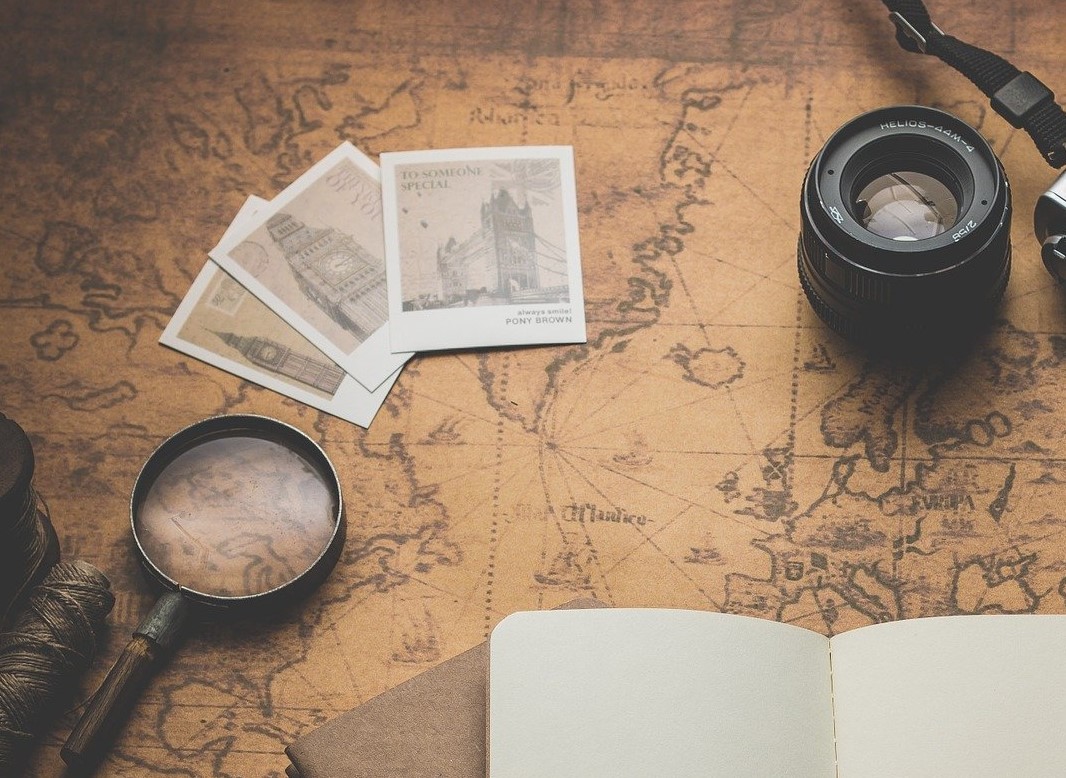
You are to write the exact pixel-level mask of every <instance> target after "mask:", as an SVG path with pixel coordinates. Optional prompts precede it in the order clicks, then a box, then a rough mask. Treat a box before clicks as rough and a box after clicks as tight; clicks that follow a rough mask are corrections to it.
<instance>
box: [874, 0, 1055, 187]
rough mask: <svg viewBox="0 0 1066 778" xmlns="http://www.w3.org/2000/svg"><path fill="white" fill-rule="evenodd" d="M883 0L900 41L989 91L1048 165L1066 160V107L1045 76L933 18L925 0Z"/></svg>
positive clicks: (1002, 112)
mask: <svg viewBox="0 0 1066 778" xmlns="http://www.w3.org/2000/svg"><path fill="white" fill-rule="evenodd" d="M882 2H883V3H884V4H885V6H886V7H887V8H888V10H889V11H891V13H890V14H889V18H890V19H891V20H892V21H893V23H894V24H895V25H896V41H897V42H898V43H899V45H900V46H902V47H903V48H904V49H906V50H907V51H911V52H914V53H920V54H932V55H933V56H935V57H939V58H940V59H942V60H943V61H944V62H946V63H947V64H948V65H951V67H953V68H955V69H956V70H957V71H959V72H960V73H962V74H963V75H964V76H966V78H968V79H970V81H972V82H973V83H974V84H975V85H976V86H977V88H978V89H980V90H981V91H982V92H984V93H985V95H987V96H988V98H989V99H990V100H991V101H992V108H994V109H995V111H996V113H998V114H999V115H1000V116H1002V117H1003V118H1004V119H1006V120H1007V121H1008V122H1010V123H1011V125H1013V126H1014V127H1017V128H1018V129H1023V130H1025V131H1026V132H1027V133H1029V136H1030V137H1031V138H1032V139H1033V142H1034V143H1036V147H1037V148H1038V149H1039V150H1040V153H1041V154H1042V155H1043V156H1044V159H1045V160H1047V163H1048V164H1049V165H1051V166H1052V167H1056V168H1057V167H1062V166H1064V165H1066V113H1064V112H1063V110H1062V108H1061V107H1060V106H1059V104H1058V103H1056V102H1055V95H1054V94H1053V93H1052V91H1051V90H1050V89H1048V88H1047V86H1045V85H1044V83H1043V82H1042V81H1040V80H1039V79H1038V78H1036V76H1034V75H1033V74H1032V73H1029V72H1025V71H1021V70H1018V68H1016V67H1014V65H1012V64H1011V63H1009V62H1007V60H1005V59H1003V58H1002V57H1000V56H998V55H996V54H993V53H992V52H990V51H985V50H984V49H981V48H978V47H977V46H973V45H971V44H969V43H966V42H964V41H961V40H959V39H958V38H956V37H954V36H951V35H948V34H946V33H945V32H944V31H943V30H941V29H940V28H939V27H937V26H936V25H935V24H933V21H932V19H930V18H929V11H928V10H927V9H926V7H925V3H923V2H922V0H882Z"/></svg>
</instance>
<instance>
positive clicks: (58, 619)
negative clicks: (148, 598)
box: [0, 561, 115, 775]
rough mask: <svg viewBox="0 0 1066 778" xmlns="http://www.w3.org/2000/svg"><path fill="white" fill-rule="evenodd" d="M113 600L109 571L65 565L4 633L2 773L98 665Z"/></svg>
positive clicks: (0, 661)
mask: <svg viewBox="0 0 1066 778" xmlns="http://www.w3.org/2000/svg"><path fill="white" fill-rule="evenodd" d="M114 604H115V597H114V595H113V594H112V593H111V583H110V582H109V581H108V580H107V577H106V576H104V574H103V573H101V572H100V571H99V570H97V569H96V568H95V567H93V566H92V565H90V564H89V563H88V562H82V561H75V562H60V563H59V564H57V565H55V566H54V567H53V568H52V569H51V571H49V573H48V575H47V576H45V578H44V580H43V581H42V582H41V583H40V584H39V585H38V586H37V587H36V588H35V589H34V590H33V592H32V593H31V594H30V597H29V600H28V601H27V604H26V606H25V608H24V609H23V611H22V613H20V614H19V617H18V619H17V620H16V621H15V622H14V624H13V625H12V627H11V628H10V629H8V630H7V631H5V632H3V633H0V774H3V775H7V774H9V773H8V770H9V769H10V768H12V767H14V766H15V765H19V764H21V763H22V762H23V760H24V759H25V757H26V755H27V753H28V751H29V749H30V747H31V745H32V743H33V739H34V736H35V735H36V734H37V733H38V732H39V731H40V730H41V728H42V727H43V726H45V725H46V724H48V723H49V721H50V718H51V715H52V714H54V713H55V708H56V705H57V703H59V702H60V701H61V700H62V699H63V698H64V697H65V696H67V695H69V694H70V692H71V691H72V690H73V689H74V682H75V680H76V678H77V676H78V675H80V674H81V673H82V672H84V671H85V669H86V668H88V667H89V665H90V664H91V663H92V660H93V657H94V656H95V654H96V645H97V638H98V636H99V634H100V631H101V629H102V628H103V625H104V620H105V619H106V618H107V614H108V613H110V612H111V608H112V606H113V605H114ZM5 768H6V769H5Z"/></svg>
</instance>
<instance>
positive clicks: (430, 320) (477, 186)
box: [381, 146, 587, 352]
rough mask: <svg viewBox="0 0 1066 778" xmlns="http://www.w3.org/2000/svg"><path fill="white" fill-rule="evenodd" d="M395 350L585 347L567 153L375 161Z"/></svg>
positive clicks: (538, 149)
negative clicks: (548, 345) (549, 345)
mask: <svg viewBox="0 0 1066 778" xmlns="http://www.w3.org/2000/svg"><path fill="white" fill-rule="evenodd" d="M381 184H382V209H383V212H384V217H385V266H386V269H387V273H388V296H389V335H390V338H391V344H392V350H393V351H396V352H407V351H429V350H434V349H452V348H464V347H471V346H474V347H477V346H509V345H521V344H534V343H583V342H585V340H586V339H587V338H586V335H585V302H584V293H583V289H582V281H581V255H580V250H579V248H578V228H577V195H576V187H575V181H574V156H573V150H572V149H571V148H570V147H569V146H528V147H513V148H482V149H448V150H441V151H405V152H394V153H385V154H382V155H381Z"/></svg>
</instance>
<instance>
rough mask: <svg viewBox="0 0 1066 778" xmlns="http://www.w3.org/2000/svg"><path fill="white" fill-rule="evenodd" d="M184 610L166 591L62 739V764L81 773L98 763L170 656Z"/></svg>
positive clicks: (177, 597) (182, 602) (180, 599)
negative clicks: (65, 737)
mask: <svg viewBox="0 0 1066 778" xmlns="http://www.w3.org/2000/svg"><path fill="white" fill-rule="evenodd" d="M188 609H189V606H188V604H187V603H186V601H185V599H184V598H183V597H182V596H181V595H180V594H178V593H177V592H166V593H165V594H163V595H162V596H161V597H160V598H159V599H158V600H157V601H156V604H155V607H153V608H152V610H151V612H150V613H149V614H148V616H147V618H145V620H144V621H143V622H142V623H141V625H140V626H139V627H138V628H137V629H136V630H135V631H134V633H133V639H132V640H130V642H129V643H128V644H127V645H126V648H125V650H124V651H123V652H122V655H121V656H119V658H118V661H116V662H115V664H114V666H112V668H111V670H110V672H108V674H107V677H106V678H105V679H104V682H103V684H101V686H100V688H99V689H98V690H97V692H96V694H94V695H93V697H92V699H90V700H89V705H88V707H87V708H86V709H85V712H84V713H83V714H82V716H81V719H80V720H79V721H78V723H77V725H76V726H75V727H74V730H73V731H72V732H71V733H70V737H68V738H67V742H66V743H65V744H64V746H63V749H62V750H61V751H60V754H61V755H62V757H63V761H64V762H66V763H67V764H68V765H70V766H71V767H76V768H79V769H83V770H84V769H87V768H91V767H92V766H94V765H95V764H96V763H97V762H98V761H99V760H100V758H101V757H102V756H103V754H104V752H105V751H106V750H107V747H108V746H109V745H110V743H111V740H112V739H113V738H114V736H115V733H116V732H117V731H118V729H119V728H120V727H121V726H122V723H123V722H124V721H125V720H126V716H127V715H128V714H129V711H130V708H131V707H132V706H133V703H134V702H135V701H136V700H137V698H138V697H140V695H141V692H142V691H144V688H145V686H147V685H148V681H149V680H150V679H151V677H152V675H153V674H154V673H155V671H156V668H157V667H158V666H159V665H160V664H161V663H162V660H163V659H164V658H165V657H166V655H167V654H168V653H169V649H170V647H171V646H172V645H173V644H174V641H175V640H176V639H177V636H178V633H179V632H180V630H181V627H182V624H184V622H185V617H186V615H187V613H188Z"/></svg>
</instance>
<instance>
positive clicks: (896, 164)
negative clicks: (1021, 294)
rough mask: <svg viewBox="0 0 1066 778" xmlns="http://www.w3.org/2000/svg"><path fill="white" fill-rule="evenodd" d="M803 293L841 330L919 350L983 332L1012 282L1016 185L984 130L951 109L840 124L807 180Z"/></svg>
mask: <svg viewBox="0 0 1066 778" xmlns="http://www.w3.org/2000/svg"><path fill="white" fill-rule="evenodd" d="M800 211H801V217H802V226H801V232H800V240H799V249H798V261H799V275H800V282H801V284H802V286H803V290H804V292H805V293H806V295H807V299H808V300H809V301H810V303H811V305H812V306H813V308H814V310H815V311H816V312H817V314H818V315H819V317H821V319H822V320H823V321H825V322H826V323H827V324H828V325H829V326H830V327H832V328H833V329H834V330H836V331H837V332H839V333H841V334H842V335H845V336H847V337H851V338H854V339H859V340H864V341H872V342H876V343H879V344H883V345H899V346H907V347H910V346H913V345H915V344H917V343H918V342H919V341H920V342H921V343H933V342H936V343H938V342H940V341H942V340H945V339H956V338H958V337H960V336H965V335H967V334H970V333H973V332H974V331H975V330H976V329H977V327H978V326H979V325H980V323H981V321H982V320H983V319H986V318H987V317H988V316H989V314H990V313H991V312H992V311H993V309H994V308H995V305H996V304H997V303H998V302H999V300H1000V298H1001V297H1002V296H1003V290H1004V289H1005V287H1006V284H1007V278H1008V276H1009V274H1010V214H1011V203H1010V189H1009V186H1008V184H1007V180H1006V177H1005V176H1004V174H1003V168H1002V166H1001V165H1000V164H999V160H997V159H996V157H995V154H993V152H992V150H991V148H989V146H988V144H987V143H986V142H985V140H984V139H983V138H982V137H981V136H980V134H979V133H978V132H977V131H976V130H975V129H973V128H972V127H969V126H968V125H966V124H965V123H964V122H962V121H960V120H959V119H957V118H955V117H954V116H951V115H950V114H948V113H945V112H943V111H938V110H936V109H933V108H925V107H921V106H896V107H892V108H883V109H881V110H878V111H873V112H871V113H868V114H864V115H862V116H859V117H858V118H856V119H853V120H852V121H850V122H848V123H847V124H845V125H844V126H843V127H841V128H840V129H839V130H838V131H837V132H836V133H835V134H834V135H833V136H832V137H831V138H830V139H829V141H828V142H827V143H826V145H825V147H824V148H823V149H822V150H821V151H820V152H819V153H818V155H817V156H816V157H815V158H814V161H813V162H812V163H811V167H810V169H809V170H808V171H807V176H806V178H805V179H804V182H803V193H802V198H801V205H800Z"/></svg>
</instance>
